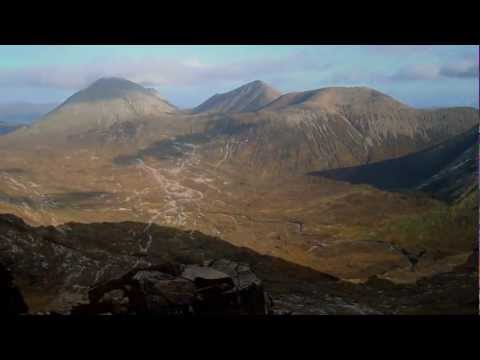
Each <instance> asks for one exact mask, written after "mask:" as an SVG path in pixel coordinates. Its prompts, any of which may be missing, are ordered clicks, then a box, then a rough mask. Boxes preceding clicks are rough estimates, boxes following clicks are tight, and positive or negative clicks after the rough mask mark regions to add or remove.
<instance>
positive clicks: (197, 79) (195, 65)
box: [0, 52, 330, 90]
mask: <svg viewBox="0 0 480 360" xmlns="http://www.w3.org/2000/svg"><path fill="white" fill-rule="evenodd" d="M329 67H330V64H325V63H322V62H319V61H318V59H317V58H315V57H314V56H312V55H310V54H308V53H306V52H298V53H294V54H292V55H290V56H286V57H283V58H261V59H256V60H251V61H244V62H232V63H228V64H207V63H202V62H201V61H200V60H198V59H184V60H182V61H178V60H173V59H166V58H141V59H138V58H137V59H124V58H123V59H122V58H118V59H113V58H107V57H104V58H98V59H96V60H95V61H94V62H91V63H87V64H81V65H63V66H44V67H33V68H26V69H16V70H0V86H16V87H19V86H20V87H21V86H25V87H42V88H57V89H68V90H77V89H80V88H84V87H86V86H88V85H89V84H90V83H91V82H93V81H95V80H96V79H98V78H100V77H105V76H119V77H124V78H127V79H129V80H131V81H134V82H137V83H140V84H142V85H144V86H154V87H158V86H159V87H161V86H167V85H168V86H200V85H202V86H203V85H205V84H212V83H217V84H218V83H228V82H232V81H237V82H240V81H251V80H256V79H263V78H265V77H269V76H275V75H279V74H285V73H295V72H305V71H324V70H327V69H328V68H329Z"/></svg>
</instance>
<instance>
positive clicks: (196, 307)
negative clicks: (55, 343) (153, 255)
mask: <svg viewBox="0 0 480 360" xmlns="http://www.w3.org/2000/svg"><path fill="white" fill-rule="evenodd" d="M172 269H173V270H172ZM222 270H223V271H222ZM270 309H271V300H270V298H269V296H268V295H267V294H266V293H265V291H264V290H263V285H262V282H261V281H260V280H259V279H258V278H257V277H256V276H255V274H253V272H252V271H251V270H250V267H249V266H248V265H245V264H237V263H234V262H231V261H228V260H218V261H212V262H210V263H209V264H203V265H185V266H184V265H182V266H176V267H172V266H170V267H165V266H163V267H158V266H157V267H149V268H143V269H135V270H133V271H131V272H129V273H127V274H126V275H124V276H122V277H121V278H119V279H115V280H112V281H109V282H106V283H103V284H97V285H95V286H94V287H93V288H92V289H91V290H90V291H89V303H88V304H82V305H79V306H77V307H76V308H74V309H73V311H72V314H149V315H150V314H151V315H171V314H180V315H187V314H190V315H207V314H211V315H221V314H249V315H266V314H269V313H271V310H270Z"/></svg>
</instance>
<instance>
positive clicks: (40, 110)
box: [0, 102, 57, 125]
mask: <svg viewBox="0 0 480 360" xmlns="http://www.w3.org/2000/svg"><path fill="white" fill-rule="evenodd" d="M55 106H57V104H33V103H28V102H15V103H7V104H0V123H7V124H14V125H17V124H30V123H31V122H33V121H35V120H37V119H39V118H41V117H42V116H43V115H45V114H47V113H48V112H49V111H51V110H53V109H54V108H55Z"/></svg>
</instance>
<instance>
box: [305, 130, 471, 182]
mask: <svg viewBox="0 0 480 360" xmlns="http://www.w3.org/2000/svg"><path fill="white" fill-rule="evenodd" d="M477 143H478V127H474V128H473V129H471V130H469V131H467V132H465V133H463V134H460V135H457V136H455V137H453V138H451V139H449V140H447V141H445V142H443V143H441V144H439V145H436V146H433V147H431V148H429V149H426V150H423V151H420V152H417V153H414V154H410V155H407V156H403V157H400V158H396V159H390V160H386V161H382V162H377V163H373V164H367V165H361V166H354V167H348V168H341V169H333V170H325V171H318V172H312V173H309V174H308V175H311V176H322V177H326V178H329V179H333V180H339V181H346V182H349V183H352V184H369V185H372V186H375V187H377V188H379V189H383V190H407V189H412V188H414V187H416V186H418V185H420V184H421V183H422V182H424V181H426V180H428V179H429V178H431V177H432V176H434V175H436V174H437V173H438V172H440V171H441V170H442V169H444V168H445V167H447V166H449V165H450V164H451V163H452V162H453V161H455V160H456V159H457V158H458V157H460V156H461V155H462V154H463V153H464V152H465V151H466V150H468V149H469V148H471V147H473V146H475V145H476V144H477Z"/></svg>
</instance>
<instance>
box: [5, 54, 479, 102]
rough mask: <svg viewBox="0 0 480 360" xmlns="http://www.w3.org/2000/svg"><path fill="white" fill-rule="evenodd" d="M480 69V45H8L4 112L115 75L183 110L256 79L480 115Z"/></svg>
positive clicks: (283, 88)
mask: <svg viewBox="0 0 480 360" xmlns="http://www.w3.org/2000/svg"><path fill="white" fill-rule="evenodd" d="M478 67H479V50H478V45H461V46H460V45H449V46H446V45H445V46H444V45H442V46H439V45H435V46H433V45H372V46H365V45H342V46H332V45H329V46H326V45H318V46H293V45H288V46H287V45H285V46H279V45H275V46H263V45H256V46H244V45H242V46H240V45H235V46H233V45H232V46H230V45H215V46H210V45H196V46H190V45H188V46H187V45H179V46H116V45H115V46H113V45H112V46H105V45H95V46H89V45H81V46H68V45H60V46H59V45H56V46H52V45H48V46H47V45H35V46H20V45H19V46H4V45H0V103H11V102H32V103H61V102H63V101H64V100H65V99H66V98H67V97H69V96H70V95H72V94H73V93H75V92H76V91H78V90H80V89H82V88H85V87H87V86H88V85H89V84H91V83H92V82H93V81H95V80H96V79H98V78H101V77H109V76H116V77H123V78H126V79H128V80H131V81H134V82H137V83H139V84H141V85H144V86H146V87H153V88H155V89H157V90H158V91H159V93H160V94H161V96H162V97H164V98H166V99H167V100H169V101H170V102H171V103H173V104H175V105H177V106H179V107H180V108H188V107H194V106H196V105H198V104H200V103H201V102H202V101H204V100H206V99H207V98H209V97H210V96H212V95H214V94H216V93H222V92H226V91H229V90H232V89H234V88H236V87H238V86H241V85H243V84H245V83H247V82H250V81H253V80H263V81H264V82H266V83H268V84H270V85H271V86H273V87H274V88H276V89H277V90H279V91H280V92H282V93H287V92H292V91H305V90H312V89H318V88H322V87H327V86H368V87H372V88H375V89H376V90H379V91H381V92H384V93H386V94H388V95H390V96H393V97H394V98H396V99H397V100H399V101H402V102H404V103H406V104H408V105H410V106H414V107H425V108H429V107H446V106H475V107H478V104H479V86H478V81H479V70H478Z"/></svg>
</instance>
